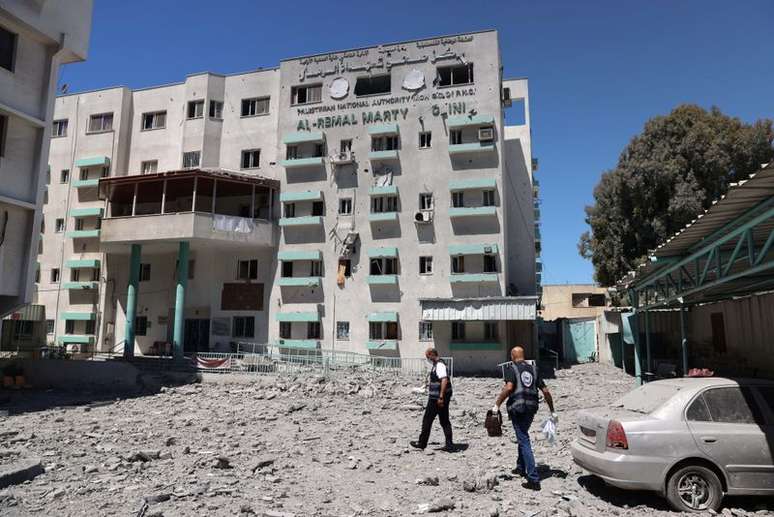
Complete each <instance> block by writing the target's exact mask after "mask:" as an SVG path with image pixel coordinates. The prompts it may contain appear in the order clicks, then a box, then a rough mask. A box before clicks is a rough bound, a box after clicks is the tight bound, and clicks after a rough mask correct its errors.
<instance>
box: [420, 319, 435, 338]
mask: <svg viewBox="0 0 774 517" xmlns="http://www.w3.org/2000/svg"><path fill="white" fill-rule="evenodd" d="M428 330H429V332H428ZM417 335H418V338H419V341H433V322H432V321H424V320H422V321H420V322H419V331H418V334H417Z"/></svg>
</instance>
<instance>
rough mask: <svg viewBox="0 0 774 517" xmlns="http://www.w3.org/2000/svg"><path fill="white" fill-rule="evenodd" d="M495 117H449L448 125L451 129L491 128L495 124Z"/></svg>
mask: <svg viewBox="0 0 774 517" xmlns="http://www.w3.org/2000/svg"><path fill="white" fill-rule="evenodd" d="M494 121H495V120H494V116H492V115H484V114H478V115H473V116H468V115H456V116H454V117H449V120H448V121H447V123H446V125H447V126H448V127H449V128H458V127H465V126H491V125H493V124H494Z"/></svg>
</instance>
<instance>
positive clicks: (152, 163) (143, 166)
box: [140, 160, 159, 174]
mask: <svg viewBox="0 0 774 517" xmlns="http://www.w3.org/2000/svg"><path fill="white" fill-rule="evenodd" d="M158 170H159V161H158V160H145V161H144V162H142V163H140V174H155V173H156V172H157V171H158Z"/></svg>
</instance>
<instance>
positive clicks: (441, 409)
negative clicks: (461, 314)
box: [410, 348, 454, 452]
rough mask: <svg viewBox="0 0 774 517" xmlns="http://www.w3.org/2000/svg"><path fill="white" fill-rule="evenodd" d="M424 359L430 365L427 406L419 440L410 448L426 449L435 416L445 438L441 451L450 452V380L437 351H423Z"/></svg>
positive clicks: (430, 349)
mask: <svg viewBox="0 0 774 517" xmlns="http://www.w3.org/2000/svg"><path fill="white" fill-rule="evenodd" d="M425 357H426V358H427V360H428V361H429V362H430V363H431V364H432V368H431V369H430V374H429V376H428V383H427V394H428V398H427V406H425V416H424V417H423V418H422V432H421V433H420V435H419V440H417V441H411V442H410V443H411V446H412V447H416V448H417V449H424V448H425V447H427V441H428V440H429V439H430V429H431V428H432V426H433V420H435V417H436V415H437V416H438V420H439V422H440V423H441V429H443V434H444V437H445V438H446V445H445V446H444V447H443V449H441V450H443V451H446V452H452V451H453V450H454V442H453V441H452V427H451V422H450V421H449V402H451V398H452V385H451V379H450V378H449V373H448V371H447V369H446V364H445V363H444V362H443V360H442V359H441V358H440V357H439V356H438V351H437V350H436V349H435V348H428V349H427V350H426V351H425Z"/></svg>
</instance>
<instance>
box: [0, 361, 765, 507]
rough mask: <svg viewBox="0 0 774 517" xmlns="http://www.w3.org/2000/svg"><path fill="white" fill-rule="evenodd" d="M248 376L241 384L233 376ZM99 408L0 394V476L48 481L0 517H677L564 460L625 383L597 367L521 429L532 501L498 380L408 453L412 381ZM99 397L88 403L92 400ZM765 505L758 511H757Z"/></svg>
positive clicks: (574, 374) (166, 397)
mask: <svg viewBox="0 0 774 517" xmlns="http://www.w3.org/2000/svg"><path fill="white" fill-rule="evenodd" d="M247 379H249V382H246V380H247ZM247 379H246V378H244V377H242V379H241V380H240V382H231V381H229V380H228V379H226V378H220V379H218V380H217V381H216V382H210V380H209V379H208V380H207V381H206V382H204V383H202V384H196V385H186V386H181V387H174V388H165V389H163V390H162V391H161V392H160V393H157V394H153V395H144V396H136V397H123V398H121V397H119V398H112V399H107V400H105V399H104V398H103V397H102V395H104V394H98V393H93V394H84V393H80V394H77V395H75V394H73V395H68V394H62V393H52V392H34V391H33V392H30V391H27V392H13V393H8V392H5V393H0V410H6V411H7V412H8V413H9V414H10V416H6V417H2V416H0V470H2V467H3V465H6V466H7V465H8V464H10V463H11V462H14V461H18V460H19V459H20V458H39V459H40V460H41V462H42V467H43V468H44V469H45V472H44V473H42V474H40V475H38V476H37V477H35V478H34V479H33V480H32V481H27V482H25V483H23V484H17V485H13V486H10V487H8V488H5V489H3V490H0V515H3V516H16V515H46V516H49V515H51V516H69V515H89V516H97V515H126V516H144V517H149V516H161V515H164V516H177V515H197V516H198V515H208V516H215V515H243V516H254V515H255V516H278V517H279V516H358V515H364V516H365V515H368V516H398V515H412V514H416V513H425V512H428V511H441V512H442V514H443V515H450V516H451V515H454V516H479V515H482V516H494V515H500V516H517V517H528V516H529V517H537V516H552V515H559V516H565V515H621V516H627V515H632V516H635V515H637V516H639V515H674V514H672V513H671V512H669V510H668V508H667V506H666V504H665V502H664V501H663V500H662V499H661V498H659V497H657V496H655V495H652V494H647V493H636V492H635V493H633V492H625V491H621V490H617V489H614V488H610V487H607V486H605V485H604V484H603V483H602V482H601V481H599V480H598V479H596V478H593V477H591V476H589V475H587V474H585V473H584V472H582V471H581V470H580V469H579V468H578V467H576V466H575V465H574V464H573V462H572V459H571V457H570V452H569V444H570V442H571V440H572V439H573V438H574V435H575V432H576V430H575V415H576V412H577V410H579V409H582V408H587V407H593V406H598V405H604V404H607V403H609V402H611V401H613V400H615V399H616V398H617V397H618V396H620V395H621V394H622V393H624V392H626V391H628V390H630V389H631V388H632V387H633V382H632V379H631V378H629V377H627V376H625V375H623V374H621V372H620V371H618V370H616V369H614V368H610V367H605V366H601V365H597V364H589V365H581V366H576V367H573V368H572V369H568V370H560V371H558V372H557V375H556V379H550V380H548V384H549V387H550V389H551V391H552V392H553V394H554V398H555V401H556V405H557V409H558V411H559V415H560V420H559V429H558V431H559V439H558V442H557V443H556V444H555V445H553V446H552V445H549V444H548V443H547V442H545V441H544V440H542V437H541V436H540V434H539V424H540V422H542V421H543V420H544V419H545V418H546V417H547V416H548V411H547V408H545V407H544V406H541V410H540V413H539V415H538V418H537V419H536V425H534V426H533V433H532V434H533V440H534V443H535V453H536V457H537V460H538V463H539V464H540V471H541V475H542V476H543V478H544V479H543V490H542V491H541V492H539V493H535V492H531V491H527V490H525V489H523V488H521V479H519V478H515V477H513V476H512V475H511V469H512V468H513V467H514V465H515V461H516V445H515V443H514V436H513V430H512V429H506V432H505V433H504V435H503V436H502V437H500V438H489V437H488V436H487V435H486V431H485V429H484V427H483V418H484V415H485V413H486V410H487V409H489V408H490V407H491V406H492V401H493V400H494V397H495V395H496V393H497V391H498V390H499V389H500V387H501V382H500V381H499V380H497V379H483V378H456V379H455V380H454V383H455V384H454V387H455V390H454V392H455V398H454V400H453V402H452V406H451V409H452V410H451V414H452V423H453V425H454V432H455V441H456V442H458V443H460V444H463V448H464V450H462V451H461V452H457V453H453V454H449V453H445V452H441V451H438V450H434V449H437V448H439V447H440V445H441V443H442V434H441V431H440V428H439V427H438V424H437V423H436V424H435V427H434V430H433V435H432V436H431V442H434V443H433V445H432V446H431V447H429V448H428V450H427V451H425V452H421V451H416V450H413V449H411V448H410V447H409V446H408V441H409V440H410V439H415V438H416V437H417V435H418V432H419V426H420V420H421V416H422V405H423V403H424V398H423V396H421V395H419V394H417V393H414V392H413V390H412V388H416V387H417V386H419V385H421V381H420V380H419V379H402V378H396V377H384V376H375V375H374V376H367V375H364V374H358V375H352V376H348V377H343V376H337V377H334V378H331V379H323V378H320V377H307V378H288V377H269V376H260V377H258V376H256V377H249V378H247ZM95 401H96V402H95ZM767 508H768V509H767ZM772 508H774V501H772V500H771V499H741V500H740V499H729V500H728V503H727V508H725V509H724V510H723V513H724V514H727V515H746V514H748V513H749V514H752V513H758V514H771V513H770V511H769V510H770V509H772Z"/></svg>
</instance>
